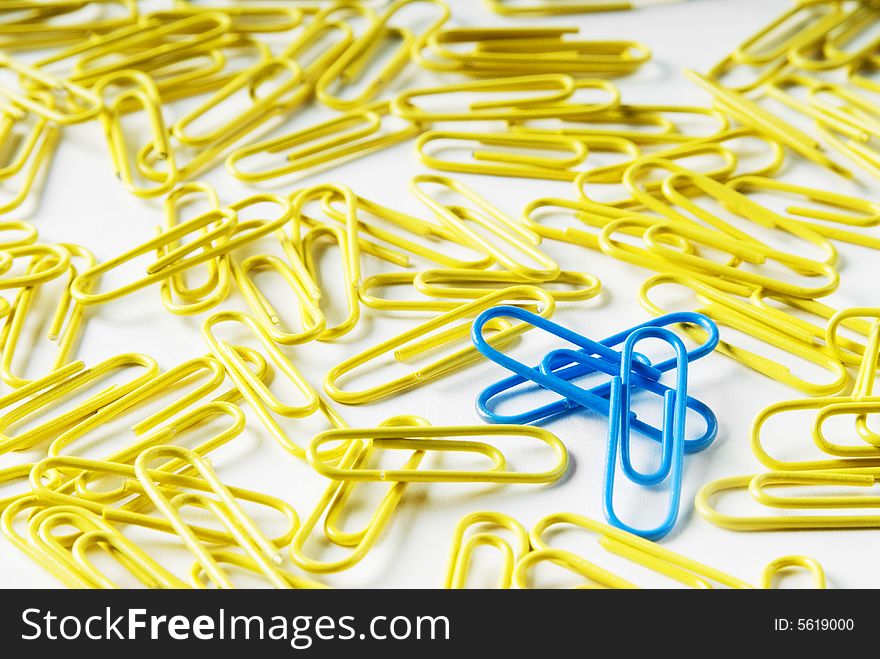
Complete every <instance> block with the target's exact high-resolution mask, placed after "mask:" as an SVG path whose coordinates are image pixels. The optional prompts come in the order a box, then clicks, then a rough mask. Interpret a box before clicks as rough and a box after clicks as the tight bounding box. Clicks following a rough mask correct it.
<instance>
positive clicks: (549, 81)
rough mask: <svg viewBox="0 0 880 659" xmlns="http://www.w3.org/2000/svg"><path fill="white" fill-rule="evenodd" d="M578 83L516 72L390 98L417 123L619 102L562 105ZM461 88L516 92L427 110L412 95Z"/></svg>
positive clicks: (575, 111) (531, 115) (566, 112)
mask: <svg viewBox="0 0 880 659" xmlns="http://www.w3.org/2000/svg"><path fill="white" fill-rule="evenodd" d="M600 82H602V83H603V88H606V89H607V90H611V89H613V86H611V85H610V83H604V81H597V82H596V86H599V83H600ZM577 89H578V88H577V83H576V81H575V79H574V78H572V77H570V76H567V75H564V74H543V75H533V76H515V77H508V78H493V79H489V80H477V81H472V82H463V83H458V84H454V85H447V86H445V87H431V88H425V89H411V90H407V91H405V92H403V93H401V94H399V95H398V96H397V97H396V98H395V99H394V100H393V101H392V102H391V111H392V112H394V114H396V115H397V116H399V117H402V118H404V119H408V120H409V121H412V122H415V123H422V124H424V123H433V122H437V121H483V120H493V119H500V120H511V119H537V118H547V117H559V116H572V115H574V116H581V115H584V114H587V113H589V112H590V111H595V112H598V111H601V110H604V109H607V108H609V107H613V106H614V105H616V103H617V97H616V96H615V97H613V99H612V100H611V101H609V102H607V103H599V104H596V105H595V106H588V105H575V104H572V105H568V106H563V107H561V106H560V103H562V102H563V101H565V100H568V99H569V98H570V97H571V96H572V95H573V94H574V93H575V92H576V91H577ZM542 91H546V92H547V93H545V94H533V96H531V97H518V96H516V93H517V92H533V93H534V92H542ZM460 92H484V93H491V92H495V93H498V92H512V93H514V96H512V97H511V98H508V99H501V100H495V101H476V102H473V103H471V104H470V105H469V106H468V109H467V110H464V111H457V112H455V111H450V110H446V111H441V110H425V109H422V108H420V107H419V106H417V105H416V104H415V103H414V102H413V99H415V98H420V97H422V96H443V95H445V94H457V93H460Z"/></svg>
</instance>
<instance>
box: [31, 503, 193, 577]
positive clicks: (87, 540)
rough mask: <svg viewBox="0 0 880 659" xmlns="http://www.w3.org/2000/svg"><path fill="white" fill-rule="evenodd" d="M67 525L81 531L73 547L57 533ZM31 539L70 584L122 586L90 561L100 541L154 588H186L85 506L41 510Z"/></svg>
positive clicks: (58, 573) (134, 574)
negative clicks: (90, 555) (90, 553)
mask: <svg viewBox="0 0 880 659" xmlns="http://www.w3.org/2000/svg"><path fill="white" fill-rule="evenodd" d="M65 526H73V527H74V528H76V529H77V530H78V531H79V534H78V535H77V536H76V538H75V540H74V541H73V542H72V544H71V545H70V547H69V549H66V548H65V547H64V546H63V545H62V543H61V542H60V541H59V539H57V537H56V536H55V534H54V533H53V530H55V529H56V528H59V527H65ZM28 540H29V544H31V545H33V546H34V547H35V548H38V551H42V553H43V555H44V556H45V557H46V560H47V561H48V562H49V563H50V564H52V565H53V567H54V568H55V569H54V570H51V571H53V572H55V573H56V574H57V575H58V576H60V577H61V578H62V580H64V581H66V582H68V583H70V580H71V579H73V584H76V585H75V586H74V587H83V586H85V587H88V588H118V587H119V586H118V585H116V584H115V583H114V582H113V581H111V580H110V579H109V577H107V576H106V575H105V574H103V573H102V572H101V571H100V570H98V569H97V568H96V567H95V565H94V564H93V563H92V562H91V561H90V560H89V558H88V555H87V552H88V549H89V548H90V547H91V546H93V545H94V544H96V542H97V543H100V545H101V546H102V548H104V549H105V550H107V552H108V553H109V554H110V555H111V556H113V557H114V558H115V559H116V560H117V561H118V562H119V563H121V564H122V565H123V567H124V568H125V569H126V570H127V571H128V572H129V573H130V574H132V575H133V576H134V577H135V578H137V579H138V581H140V582H141V583H142V584H143V585H145V586H147V587H151V588H185V587H186V584H184V583H183V582H182V581H180V580H179V579H177V578H176V577H175V576H174V575H172V574H171V573H170V572H168V571H167V570H165V569H164V568H162V567H161V566H160V565H159V564H158V563H156V561H154V560H153V559H152V558H150V557H149V556H148V555H147V554H146V553H145V552H144V551H143V550H142V549H140V548H139V547H138V546H137V545H135V544H134V543H133V542H131V541H130V540H128V539H127V538H125V537H124V536H123V535H122V534H121V533H120V532H119V531H118V530H117V529H116V528H114V527H113V526H112V525H110V524H108V523H107V522H106V521H105V520H103V519H101V518H100V517H99V516H97V515H95V514H94V513H91V512H89V511H88V510H84V509H82V508H77V507H75V506H55V507H52V508H47V509H45V510H41V511H39V512H37V513H36V514H35V515H34V516H33V517H32V518H31V519H30V521H29V523H28ZM65 573H66V574H65ZM62 575H63V576H62ZM73 584H72V585H73Z"/></svg>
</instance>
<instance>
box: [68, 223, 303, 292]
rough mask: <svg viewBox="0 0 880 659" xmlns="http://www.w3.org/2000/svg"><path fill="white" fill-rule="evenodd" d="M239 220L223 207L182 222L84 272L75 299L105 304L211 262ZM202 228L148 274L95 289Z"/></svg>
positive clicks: (75, 283)
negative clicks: (108, 276) (126, 265)
mask: <svg viewBox="0 0 880 659" xmlns="http://www.w3.org/2000/svg"><path fill="white" fill-rule="evenodd" d="M287 219H289V218H286V219H285V221H287ZM236 221H237V215H236V213H235V211H234V210H231V209H229V208H219V209H215V210H210V211H207V212H205V213H201V214H200V215H198V216H197V217H195V218H193V219H191V220H188V221H186V222H182V223H180V224H178V225H177V226H176V227H174V228H172V229H169V230H168V231H164V232H162V233H160V234H159V235H158V236H156V237H155V238H151V239H150V240H148V241H146V242H145V243H142V244H140V245H138V246H137V247H134V248H132V249H130V250H128V251H127V252H124V253H122V254H120V255H119V256H116V257H114V258H112V259H110V260H108V261H104V262H103V263H100V264H98V265H96V266H94V267H92V268H89V269H88V270H86V271H85V272H82V273H80V274H79V276H77V277H76V279H74V280H73V282H72V283H71V285H70V293H71V295H72V296H73V298H74V299H75V300H77V301H78V302H81V303H83V304H87V305H88V304H102V303H104V302H108V301H110V300H115V299H118V298H120V297H124V296H125V295H128V294H129V293H133V292H134V291H137V290H140V289H142V288H146V287H147V286H150V285H152V284H155V283H158V282H160V281H162V280H164V279H168V278H169V277H172V276H174V275H176V274H179V273H181V272H183V271H184V270H187V269H188V268H191V267H193V266H195V265H199V264H200V263H204V262H206V261H209V260H211V259H212V258H214V257H216V256H217V255H218V254H219V253H221V251H222V249H221V247H220V246H218V245H213V243H214V241H216V240H217V239H218V238H221V237H223V236H227V235H228V234H230V233H231V232H232V231H233V230H234V229H235V223H236ZM201 229H205V231H204V232H202V233H201V235H198V236H196V237H195V238H194V239H193V240H191V241H190V242H188V243H186V244H184V245H180V246H177V247H175V248H174V249H170V250H168V251H167V252H165V255H164V256H162V257H160V258H159V259H157V260H156V261H154V262H153V264H152V265H151V266H149V267H148V268H147V274H146V275H145V276H144V277H141V278H140V279H137V280H135V281H133V282H130V283H128V284H123V285H121V286H118V287H117V288H115V289H113V290H110V291H105V292H103V293H101V292H93V291H92V289H93V288H94V280H96V279H97V278H99V277H102V276H104V274H105V273H107V272H109V271H110V270H113V269H114V268H116V267H118V266H120V265H122V264H124V263H126V262H128V261H131V260H133V259H135V258H137V257H139V256H143V255H145V254H149V253H150V252H153V251H156V250H157V249H159V248H163V249H164V248H166V247H167V246H169V245H171V244H177V242H178V241H179V239H180V238H182V237H183V236H186V235H187V234H189V233H192V232H196V231H199V230H201ZM212 245H213V246H212ZM200 247H204V249H202V250H200V251H199V253H198V254H196V255H195V256H190V257H184V256H185V255H186V254H188V253H190V252H193V251H196V250H197V249H198V248H200Z"/></svg>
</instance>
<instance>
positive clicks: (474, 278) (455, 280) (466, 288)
mask: <svg viewBox="0 0 880 659" xmlns="http://www.w3.org/2000/svg"><path fill="white" fill-rule="evenodd" d="M412 283H413V286H414V287H415V288H416V290H418V291H419V292H420V293H423V294H424V295H428V296H431V297H436V298H453V299H458V300H462V299H470V300H475V299H477V298H479V297H482V296H483V295H485V294H486V291H487V290H491V289H492V288H496V287H499V286H514V285H518V284H528V283H529V281H528V280H526V279H524V278H523V277H521V276H520V275H517V274H516V273H513V272H504V271H501V270H472V269H455V268H447V269H442V270H423V271H422V272H419V273H418V274H416V275H415V277H414V278H413V280H412ZM441 284H456V285H454V286H448V285H446V286H443V285H441ZM550 284H564V285H568V286H575V287H576V288H574V289H573V290H551V289H549V288H546V287H547V286H548V285H550ZM542 285H543V286H544V287H545V290H547V292H548V293H550V295H551V296H552V297H553V299H554V300H556V301H557V302H570V301H575V300H589V299H592V298H594V297H596V296H597V295H598V294H599V293H600V292H601V290H602V283H601V282H600V281H599V280H598V279H597V278H596V277H594V276H593V275H590V274H587V273H585V272H567V271H562V272H560V273H559V275H557V276H556V277H555V278H553V279H549V280H547V281H546V282H542Z"/></svg>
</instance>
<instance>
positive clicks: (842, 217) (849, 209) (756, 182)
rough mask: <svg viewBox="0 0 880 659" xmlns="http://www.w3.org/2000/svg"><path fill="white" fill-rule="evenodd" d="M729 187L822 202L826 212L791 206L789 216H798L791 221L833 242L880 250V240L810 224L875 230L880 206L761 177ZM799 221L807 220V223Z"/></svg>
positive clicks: (736, 181)
mask: <svg viewBox="0 0 880 659" xmlns="http://www.w3.org/2000/svg"><path fill="white" fill-rule="evenodd" d="M727 185H729V186H730V187H732V188H733V189H734V190H737V191H738V192H741V193H743V194H747V193H748V192H752V191H756V192H760V193H764V194H766V193H777V194H778V195H780V196H784V197H802V198H804V199H805V200H806V201H813V202H818V203H820V204H822V205H823V206H825V207H830V208H829V209H826V208H816V207H811V206H806V205H804V206H801V205H794V206H788V207H787V208H786V209H785V211H786V213H788V214H789V215H793V216H795V217H789V218H788V220H789V221H790V222H794V223H796V224H801V225H803V226H804V227H806V228H808V229H810V230H812V231H814V232H816V233H818V234H820V235H822V236H825V237H827V238H830V239H831V240H839V241H841V242H846V243H850V244H853V245H861V246H863V247H872V248H874V249H880V238H875V237H873V236H869V235H866V234H865V233H863V232H859V231H850V230H847V229H842V228H840V227H838V226H828V225H826V224H819V223H817V222H814V221H809V220H822V221H825V222H833V223H834V224H842V225H844V226H855V227H872V226H876V225H877V224H880V204H877V203H875V202H872V201H869V200H867V199H861V198H859V197H851V196H848V195H843V194H839V193H836V192H832V191H830V190H819V189H817V188H808V187H804V186H799V185H794V184H792V183H786V182H784V181H777V180H775V179H769V178H764V177H759V176H743V177H737V178H735V179H732V180H730V181H728V182H727ZM841 211H846V212H841ZM799 218H806V220H804V219H799Z"/></svg>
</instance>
